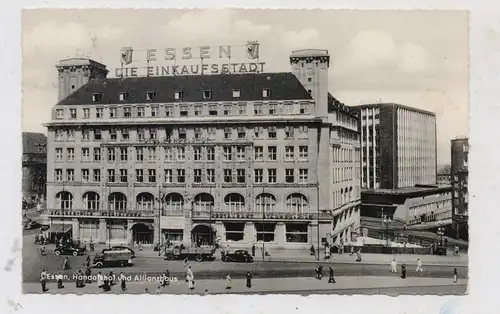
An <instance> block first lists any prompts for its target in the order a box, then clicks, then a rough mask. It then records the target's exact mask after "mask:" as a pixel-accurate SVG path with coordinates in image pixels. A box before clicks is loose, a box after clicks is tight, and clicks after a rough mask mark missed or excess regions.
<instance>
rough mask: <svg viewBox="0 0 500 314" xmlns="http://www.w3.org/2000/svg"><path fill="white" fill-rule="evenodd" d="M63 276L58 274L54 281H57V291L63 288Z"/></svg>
mask: <svg viewBox="0 0 500 314" xmlns="http://www.w3.org/2000/svg"><path fill="white" fill-rule="evenodd" d="M63 278H64V276H63V274H61V273H60V272H59V273H58V274H57V275H56V280H57V289H62V288H64V285H63Z"/></svg>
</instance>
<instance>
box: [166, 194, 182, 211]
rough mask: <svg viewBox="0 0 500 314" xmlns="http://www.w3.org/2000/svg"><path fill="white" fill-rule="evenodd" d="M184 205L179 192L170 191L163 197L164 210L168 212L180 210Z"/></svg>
mask: <svg viewBox="0 0 500 314" xmlns="http://www.w3.org/2000/svg"><path fill="white" fill-rule="evenodd" d="M183 207H184V199H183V198H182V195H180V194H179V193H170V194H168V195H167V197H166V198H165V210H167V211H169V212H179V211H182V209H183Z"/></svg>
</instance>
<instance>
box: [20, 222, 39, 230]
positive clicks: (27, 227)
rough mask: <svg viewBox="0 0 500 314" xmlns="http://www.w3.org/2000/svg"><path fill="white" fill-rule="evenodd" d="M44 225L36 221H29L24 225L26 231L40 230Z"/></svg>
mask: <svg viewBox="0 0 500 314" xmlns="http://www.w3.org/2000/svg"><path fill="white" fill-rule="evenodd" d="M41 226H42V225H41V224H39V223H38V222H36V221H33V220H29V221H27V222H26V223H25V224H24V230H33V229H38V228H40V227H41Z"/></svg>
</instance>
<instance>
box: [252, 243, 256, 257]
mask: <svg viewBox="0 0 500 314" xmlns="http://www.w3.org/2000/svg"><path fill="white" fill-rule="evenodd" d="M252 256H253V257H255V244H252Z"/></svg>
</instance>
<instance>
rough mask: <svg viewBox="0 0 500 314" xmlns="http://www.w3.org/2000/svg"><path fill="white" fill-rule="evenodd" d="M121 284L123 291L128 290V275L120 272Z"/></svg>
mask: <svg viewBox="0 0 500 314" xmlns="http://www.w3.org/2000/svg"><path fill="white" fill-rule="evenodd" d="M120 286H121V288H122V291H123V292H125V291H127V277H126V276H125V275H124V274H123V273H120Z"/></svg>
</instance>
